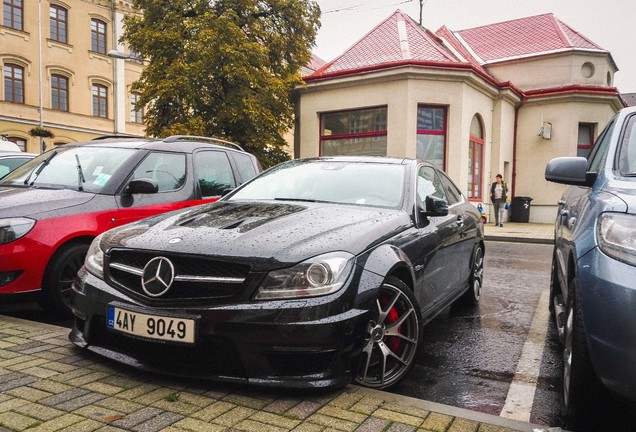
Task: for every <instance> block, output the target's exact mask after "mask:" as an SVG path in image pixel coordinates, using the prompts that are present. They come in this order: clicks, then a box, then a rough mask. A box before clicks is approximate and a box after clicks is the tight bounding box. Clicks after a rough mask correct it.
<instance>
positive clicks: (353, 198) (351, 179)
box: [228, 159, 406, 208]
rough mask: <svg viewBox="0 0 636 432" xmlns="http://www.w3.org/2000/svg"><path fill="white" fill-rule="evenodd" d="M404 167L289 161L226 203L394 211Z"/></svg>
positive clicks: (402, 194) (320, 161)
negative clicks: (340, 205) (320, 204)
mask: <svg viewBox="0 0 636 432" xmlns="http://www.w3.org/2000/svg"><path fill="white" fill-rule="evenodd" d="M405 170H406V168H405V166H404V165H398V164H388V163H374V162H351V161H338V160H334V159H328V160H317V159H313V160H304V161H292V162H288V163H285V164H281V165H278V166H276V167H274V168H273V169H271V170H269V171H267V172H265V173H264V174H262V175H261V176H259V177H257V178H256V179H255V180H254V181H252V182H251V183H249V184H247V185H245V187H243V188H242V189H240V190H239V191H237V192H236V193H235V194H233V195H232V196H231V197H230V198H229V199H228V200H229V201H237V200H285V201H319V202H331V203H343V204H357V205H370V206H380V207H393V208H397V207H399V206H400V205H401V203H402V197H403V196H404V193H403V189H404V175H405Z"/></svg>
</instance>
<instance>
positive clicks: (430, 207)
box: [420, 195, 448, 216]
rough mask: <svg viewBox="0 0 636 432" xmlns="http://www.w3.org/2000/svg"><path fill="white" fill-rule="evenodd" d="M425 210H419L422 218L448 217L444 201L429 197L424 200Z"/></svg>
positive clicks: (446, 204)
mask: <svg viewBox="0 0 636 432" xmlns="http://www.w3.org/2000/svg"><path fill="white" fill-rule="evenodd" d="M424 202H425V203H426V208H425V209H422V208H420V211H421V212H422V214H423V215H424V216H446V215H448V203H447V202H446V200H445V199H442V198H437V197H434V196H433V195H429V196H427V197H426V198H425V199H424Z"/></svg>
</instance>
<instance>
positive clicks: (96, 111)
mask: <svg viewBox="0 0 636 432" xmlns="http://www.w3.org/2000/svg"><path fill="white" fill-rule="evenodd" d="M106 91H107V88H106V86H103V85H100V84H93V115H94V116H95V117H103V118H108V95H107V93H106Z"/></svg>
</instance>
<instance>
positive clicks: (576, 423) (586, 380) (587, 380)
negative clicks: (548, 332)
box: [562, 279, 606, 431]
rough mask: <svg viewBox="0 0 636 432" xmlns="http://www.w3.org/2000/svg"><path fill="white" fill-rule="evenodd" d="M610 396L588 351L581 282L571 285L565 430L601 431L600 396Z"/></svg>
mask: <svg viewBox="0 0 636 432" xmlns="http://www.w3.org/2000/svg"><path fill="white" fill-rule="evenodd" d="M605 394H606V392H605V391H604V388H603V386H602V384H601V382H600V380H599V379H598V378H597V376H596V373H595V372H594V368H593V366H592V361H591V360H590V355H589V351H588V347H587V340H586V335H585V328H584V325H583V315H582V312H581V303H580V300H579V295H578V292H577V281H576V279H573V280H572V281H571V282H570V287H569V295H568V302H567V308H566V321H565V335H564V341H563V399H562V416H563V420H564V425H563V426H564V428H566V429H569V430H576V431H583V430H597V428H596V426H600V425H596V420H597V419H598V416H597V415H596V412H597V407H598V405H599V402H600V401H599V399H600V398H599V396H600V395H605Z"/></svg>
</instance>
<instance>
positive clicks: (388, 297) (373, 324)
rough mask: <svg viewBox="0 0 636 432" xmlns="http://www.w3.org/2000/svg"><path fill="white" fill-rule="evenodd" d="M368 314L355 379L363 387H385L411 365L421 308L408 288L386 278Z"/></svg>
mask: <svg viewBox="0 0 636 432" xmlns="http://www.w3.org/2000/svg"><path fill="white" fill-rule="evenodd" d="M370 317H371V318H370V320H369V323H368V325H367V333H366V335H365V345H364V348H363V349H362V356H361V359H360V367H359V371H358V377H357V378H356V381H357V382H358V383H359V384H360V385H363V386H366V387H372V388H387V387H390V386H392V385H394V384H396V383H397V382H398V381H400V380H401V379H402V378H403V377H404V376H405V375H406V374H407V373H408V371H409V370H410V369H411V367H412V366H413V364H414V359H415V354H416V353H417V349H418V347H419V345H420V332H421V322H422V320H421V315H420V310H419V307H418V306H417V301H416V300H415V297H414V296H413V293H412V292H411V290H410V288H409V287H408V286H407V285H406V284H405V283H404V282H402V281H401V280H399V279H397V278H395V277H388V278H387V279H386V281H385V282H384V283H383V284H382V286H381V287H380V292H379V295H378V298H377V299H376V304H375V307H374V309H373V310H371V311H370Z"/></svg>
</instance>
